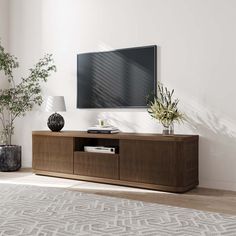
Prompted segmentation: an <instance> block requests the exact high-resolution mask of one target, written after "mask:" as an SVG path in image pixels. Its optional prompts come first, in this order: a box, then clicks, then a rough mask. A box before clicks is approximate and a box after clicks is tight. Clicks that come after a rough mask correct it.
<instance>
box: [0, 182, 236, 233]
mask: <svg viewBox="0 0 236 236" xmlns="http://www.w3.org/2000/svg"><path fill="white" fill-rule="evenodd" d="M0 190H1V191H0V235H1V236H2V235H14V236H18V235H21V236H26V235H27V236H34V235H37V236H54V235H58V236H73V235H83V236H93V235H94V236H95V235H96V236H100V235H103V236H113V235H119V236H123V235H124V236H125V235H133V236H138V235H148V236H152V235H154V236H158V235H160V236H165V235H168V236H172V235H181V236H183V235H186V236H192V235H196V236H199V235H208V236H210V235H211V236H213V235H214V236H215V235H232V236H235V235H236V216H231V215H225V214H219V213H210V212H205V211H198V210H194V209H186V208H180V207H173V206H167V205H161V204H154V203H146V202H142V201H133V200H128V199H122V198H114V197H106V196H101V195H95V194H86V193H80V192H78V191H74V190H67V189H60V188H49V187H45V188H44V187H37V186H26V185H13V184H0Z"/></svg>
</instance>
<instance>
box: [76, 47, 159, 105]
mask: <svg viewBox="0 0 236 236" xmlns="http://www.w3.org/2000/svg"><path fill="white" fill-rule="evenodd" d="M156 71H157V46H155V45H154V46H145V47H135V48H126V49H118V50H113V51H105V52H92V53H82V54H78V55H77V108H139V107H146V106H147V102H146V98H147V96H148V95H150V94H155V93H156V82H157V79H156Z"/></svg>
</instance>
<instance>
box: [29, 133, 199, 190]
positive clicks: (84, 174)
mask: <svg viewBox="0 0 236 236" xmlns="http://www.w3.org/2000/svg"><path fill="white" fill-rule="evenodd" d="M32 138H33V171H34V172H35V173H36V174H40V175H48V176H56V177H64V178H71V179H80V180H87V181H94V182H101V183H109V184H118V185H125V186H132V187H141V188H147V189H155V190H163V191H170V192H179V193H181V192H185V191H187V190H190V189H192V188H194V187H195V186H196V185H198V135H173V136H163V135H161V134H141V133H140V134H136V133H119V134H88V133H87V132H82V131H62V132H51V131H33V133H32ZM84 146H108V147H117V153H116V154H103V153H91V152H84Z"/></svg>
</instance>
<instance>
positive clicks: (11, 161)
mask: <svg viewBox="0 0 236 236" xmlns="http://www.w3.org/2000/svg"><path fill="white" fill-rule="evenodd" d="M20 168H21V146H18V145H0V171H16V170H19V169H20Z"/></svg>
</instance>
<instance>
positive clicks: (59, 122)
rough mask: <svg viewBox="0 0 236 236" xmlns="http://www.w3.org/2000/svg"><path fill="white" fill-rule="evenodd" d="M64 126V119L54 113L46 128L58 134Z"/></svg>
mask: <svg viewBox="0 0 236 236" xmlns="http://www.w3.org/2000/svg"><path fill="white" fill-rule="evenodd" d="M64 124H65V121H64V118H63V117H62V116H61V115H60V114H58V113H56V112H55V113H53V114H52V115H50V116H49V118H48V123H47V125H48V128H49V129H50V130H51V131H53V132H59V131H60V130H61V129H62V128H63V127H64Z"/></svg>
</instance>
